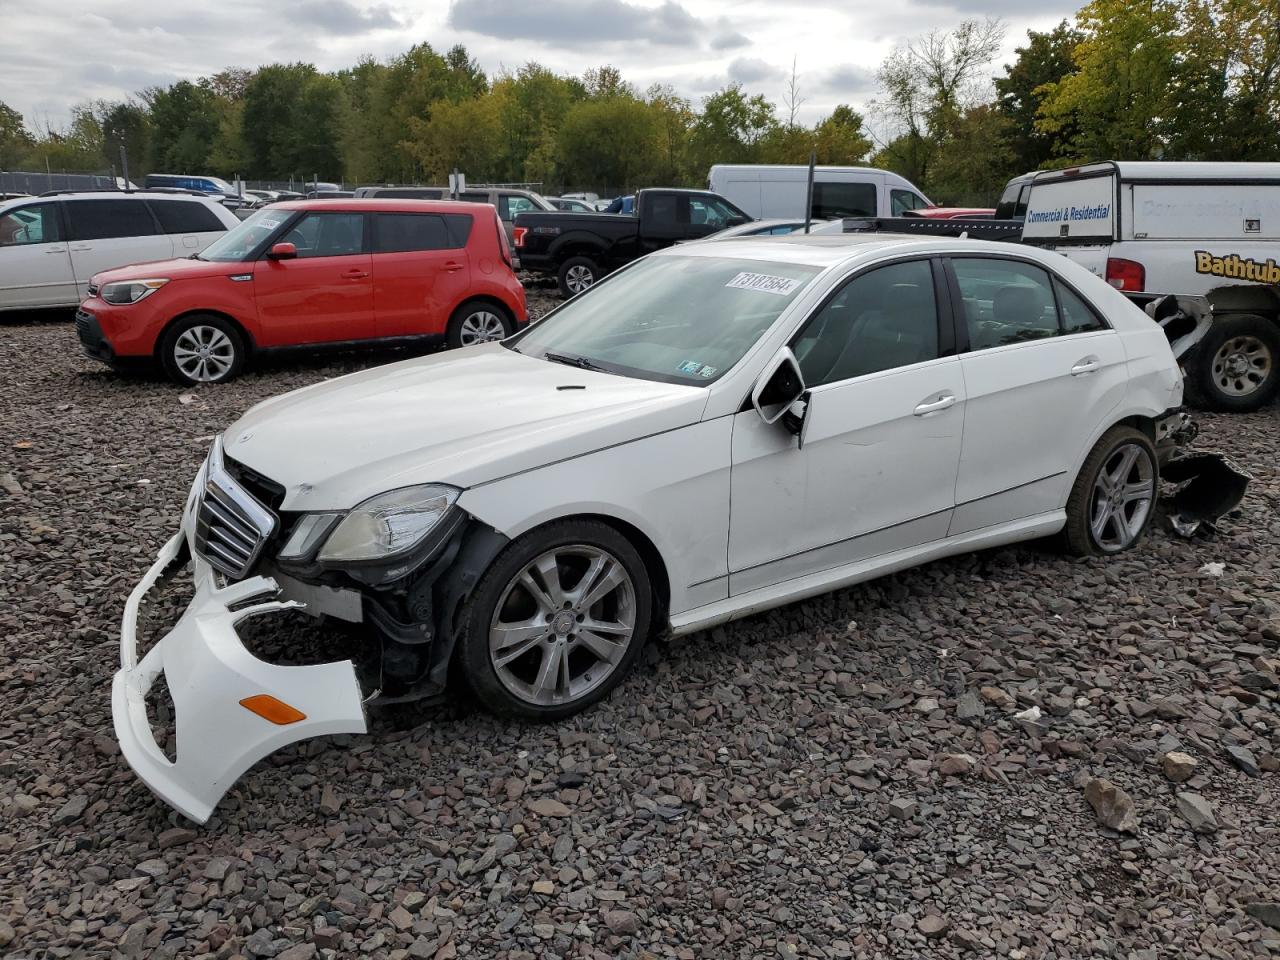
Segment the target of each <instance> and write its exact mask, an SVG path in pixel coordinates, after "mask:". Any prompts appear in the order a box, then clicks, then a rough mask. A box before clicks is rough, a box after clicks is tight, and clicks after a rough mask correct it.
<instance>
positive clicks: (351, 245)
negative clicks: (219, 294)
mask: <svg viewBox="0 0 1280 960" xmlns="http://www.w3.org/2000/svg"><path fill="white" fill-rule="evenodd" d="M273 242H274V243H292V244H293V245H294V246H295V247H296V248H297V256H296V257H294V258H292V259H287V260H273V259H271V258H269V257H266V256H264V258H263V259H261V260H259V261H258V262H257V263H256V264H255V265H254V268H253V290H254V298H255V300H256V301H257V304H258V323H259V327H260V329H261V333H260V335H259V336H260V339H261V341H262V345H263V346H290V345H297V344H306V343H331V342H335V341H342V340H368V339H372V338H373V337H375V336H377V324H376V321H375V318H374V308H373V258H372V257H371V256H370V254H369V252H368V246H367V244H366V242H365V218H364V214H362V213H358V212H351V211H342V210H335V211H332V212H330V211H328V210H325V211H318V210H309V211H307V212H306V213H304V214H303V215H302V216H301V217H300V218H298V219H297V220H295V221H294V222H293V223H292V224H290V225H289V226H287V227H285V228H284V231H283V232H282V233H281V234H280V235H279V236H277V237H276V238H275V240H274V241H273Z"/></svg>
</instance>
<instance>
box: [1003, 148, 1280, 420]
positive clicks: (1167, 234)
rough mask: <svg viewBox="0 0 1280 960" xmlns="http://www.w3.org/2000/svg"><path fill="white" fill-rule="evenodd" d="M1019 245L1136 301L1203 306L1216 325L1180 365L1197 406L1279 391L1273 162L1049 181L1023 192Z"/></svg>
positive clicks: (1232, 406)
mask: <svg viewBox="0 0 1280 960" xmlns="http://www.w3.org/2000/svg"><path fill="white" fill-rule="evenodd" d="M1022 239H1023V242H1025V243H1034V244H1036V245H1038V246H1043V247H1048V248H1050V249H1053V250H1056V251H1058V252H1059V253H1061V254H1063V255H1065V256H1067V257H1068V258H1070V259H1071V260H1074V261H1076V262H1077V263H1079V264H1081V265H1082V266H1084V267H1087V268H1088V269H1089V270H1091V271H1092V272H1093V273H1095V274H1097V275H1098V276H1099V277H1103V278H1104V279H1105V280H1106V281H1107V282H1108V283H1110V284H1111V285H1112V286H1113V287H1115V288H1117V289H1118V290H1121V291H1123V292H1125V293H1126V294H1128V295H1129V296H1130V298H1131V299H1133V300H1136V301H1138V302H1139V303H1141V302H1143V301H1144V300H1153V299H1155V298H1157V297H1160V296H1163V295H1165V294H1175V295H1179V296H1184V297H1185V296H1195V297H1204V298H1206V299H1207V301H1208V303H1209V305H1210V307H1211V308H1212V311H1213V325H1212V326H1211V327H1210V328H1209V330H1208V332H1207V333H1206V334H1205V337H1204V339H1203V340H1202V341H1201V342H1200V343H1198V344H1197V345H1196V347H1195V349H1194V350H1193V351H1192V352H1191V353H1190V354H1189V355H1188V356H1187V357H1185V358H1184V359H1183V364H1184V366H1185V367H1186V370H1187V384H1188V387H1189V388H1190V389H1191V390H1192V392H1193V393H1194V394H1195V395H1196V399H1197V400H1198V401H1199V402H1200V404H1201V405H1203V406H1208V407H1211V408H1214V409H1218V410H1254V409H1257V408H1258V407H1260V406H1262V405H1263V404H1265V403H1266V402H1267V401H1269V400H1270V399H1271V398H1272V397H1273V396H1275V395H1276V393H1277V391H1280V163H1165V162H1132V163H1130V162H1106V163H1095V164H1089V165H1086V166H1080V167H1072V168H1070V169H1067V170H1055V171H1046V172H1044V173H1040V174H1038V175H1037V176H1036V177H1035V179H1034V180H1033V181H1032V183H1031V190H1030V193H1029V194H1028V197H1027V206H1026V215H1025V220H1024V223H1023V229H1022Z"/></svg>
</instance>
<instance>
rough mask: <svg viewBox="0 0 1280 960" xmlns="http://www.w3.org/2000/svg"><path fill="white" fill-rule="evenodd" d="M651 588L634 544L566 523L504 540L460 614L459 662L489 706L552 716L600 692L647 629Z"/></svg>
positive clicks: (616, 678) (629, 663) (586, 523)
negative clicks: (504, 543)
mask: <svg viewBox="0 0 1280 960" xmlns="http://www.w3.org/2000/svg"><path fill="white" fill-rule="evenodd" d="M652 615H653V592H652V587H651V585H650V581H649V574H648V571H647V570H646V569H645V565H644V561H643V560H642V559H641V557H640V554H639V552H638V551H637V550H636V548H635V547H634V546H632V545H631V542H630V541H629V540H627V538H626V537H624V536H623V535H622V534H621V533H619V532H618V531H617V530H615V529H614V528H613V527H611V526H609V525H608V524H605V523H601V522H599V521H598V520H563V521H557V522H555V523H550V524H547V525H546V526H545V527H540V528H539V529H537V530H533V531H531V532H530V533H528V534H526V535H525V536H523V537H521V538H519V539H518V540H516V541H514V542H513V543H511V544H509V545H508V546H507V547H506V549H504V550H503V552H502V553H500V554H499V555H498V557H497V559H496V560H494V562H493V564H492V565H491V566H490V567H489V569H488V570H487V571H486V572H485V575H484V577H483V578H482V579H481V580H480V583H479V585H478V586H477V587H476V589H475V591H474V592H473V593H472V595H471V598H470V599H469V600H468V601H467V603H466V606H465V607H464V608H463V610H462V614H461V617H460V618H459V630H458V661H457V662H458V666H459V667H460V669H461V672H462V674H463V676H464V677H466V680H467V685H468V686H469V687H470V688H471V689H472V690H473V691H474V692H475V695H476V697H477V699H479V701H480V702H481V703H482V704H483V705H484V706H485V707H486V708H487V709H488V710H490V711H492V712H493V713H497V714H501V715H503V716H509V717H522V718H525V719H529V720H558V719H560V718H562V717H568V716H571V715H572V714H575V713H578V712H579V711H581V710H584V709H586V708H587V707H589V706H591V705H592V704H593V703H597V702H598V701H600V700H602V699H604V698H605V697H606V696H608V695H609V692H610V691H611V690H613V689H614V687H616V686H617V685H618V684H619V683H621V682H622V680H623V679H624V678H625V677H626V675H627V674H628V673H629V672H630V670H631V668H632V667H633V666H634V665H635V662H636V660H637V659H638V658H639V656H640V653H641V650H642V649H643V647H644V644H645V640H646V639H647V637H648V635H649V628H650V621H651V618H652Z"/></svg>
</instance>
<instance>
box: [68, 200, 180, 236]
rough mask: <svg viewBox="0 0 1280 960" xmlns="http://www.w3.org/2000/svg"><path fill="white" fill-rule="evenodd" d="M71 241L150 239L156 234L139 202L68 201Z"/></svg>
mask: <svg viewBox="0 0 1280 960" xmlns="http://www.w3.org/2000/svg"><path fill="white" fill-rule="evenodd" d="M67 216H68V218H69V219H70V221H71V239H73V240H111V239H115V238H118V237H150V236H154V235H155V234H157V233H159V232H160V230H159V228H158V227H157V226H156V221H155V218H154V217H152V216H151V211H150V210H149V209H148V208H147V205H146V203H145V202H143V201H142V200H140V199H138V200H72V201H69V202H68V203H67Z"/></svg>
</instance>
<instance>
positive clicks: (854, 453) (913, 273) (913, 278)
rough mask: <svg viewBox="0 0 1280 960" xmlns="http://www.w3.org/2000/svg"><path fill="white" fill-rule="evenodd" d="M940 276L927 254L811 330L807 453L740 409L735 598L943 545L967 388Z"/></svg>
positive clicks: (834, 305) (887, 273)
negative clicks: (851, 565) (911, 550)
mask: <svg viewBox="0 0 1280 960" xmlns="http://www.w3.org/2000/svg"><path fill="white" fill-rule="evenodd" d="M943 277H944V275H943V272H942V268H941V266H940V264H938V263H936V262H934V261H932V260H930V259H927V258H926V259H908V260H903V261H898V262H894V263H889V264H884V265H880V266H875V267H872V268H870V269H867V270H865V271H863V272H861V273H859V274H857V275H856V276H854V277H853V278H852V279H850V280H848V281H847V282H845V283H844V284H843V285H842V286H841V287H840V288H839V289H838V290H837V291H836V292H835V294H833V295H832V296H831V297H830V298H829V299H828V300H827V302H826V303H825V304H824V305H823V306H822V307H821V308H820V309H819V310H818V311H816V312H815V313H814V314H813V316H812V317H811V318H810V319H808V320H807V321H806V323H805V324H804V325H803V327H802V328H801V329H800V331H799V332H798V334H797V335H796V337H795V338H794V339H793V341H792V349H793V351H794V352H795V354H796V356H797V358H798V359H799V362H800V368H801V371H802V373H803V374H804V378H805V385H806V387H807V388H808V393H807V400H808V408H807V411H806V413H805V418H804V424H803V430H802V433H801V438H802V440H803V443H802V444H801V443H800V442H798V439H797V437H796V436H793V435H792V433H791V432H790V431H788V430H786V429H783V428H782V427H781V426H780V425H779V424H773V425H768V424H765V423H764V422H763V421H762V420H761V418H760V417H759V416H758V414H757V413H756V411H755V410H754V409H748V410H744V411H743V412H740V413H738V414H737V416H736V417H735V422H734V428H733V448H732V457H733V467H732V475H731V480H730V487H731V501H730V502H731V508H730V509H731V515H730V532H729V570H730V574H729V589H730V593H731V594H741V593H746V592H748V591H750V590H754V589H757V588H760V587H764V586H768V585H769V584H773V583H778V582H780V581H783V580H789V579H793V578H795V577H801V576H804V575H806V574H812V573H817V572H820V571H823V570H829V569H831V568H833V567H839V566H842V565H844V564H849V563H853V562H856V561H859V560H865V559H868V558H870V557H875V556H881V555H884V554H888V553H892V552H894V551H897V550H903V549H908V548H910V547H914V546H918V545H920V544H924V543H929V542H932V541H935V540H940V539H942V538H943V537H945V536H946V533H947V528H948V525H949V524H950V520H951V511H952V507H953V506H954V503H955V499H954V496H955V482H956V470H957V467H958V464H959V461H960V445H961V436H962V426H963V423H964V408H965V389H964V378H963V376H962V374H961V371H960V360H959V358H958V357H957V356H956V355H955V350H954V336H953V329H952V325H951V320H950V315H949V312H948V311H945V310H942V311H940V310H939V306H940V305H945V300H946V297H945V293H944V289H945V284H944V279H943ZM944 319H945V322H943V320H944Z"/></svg>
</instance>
